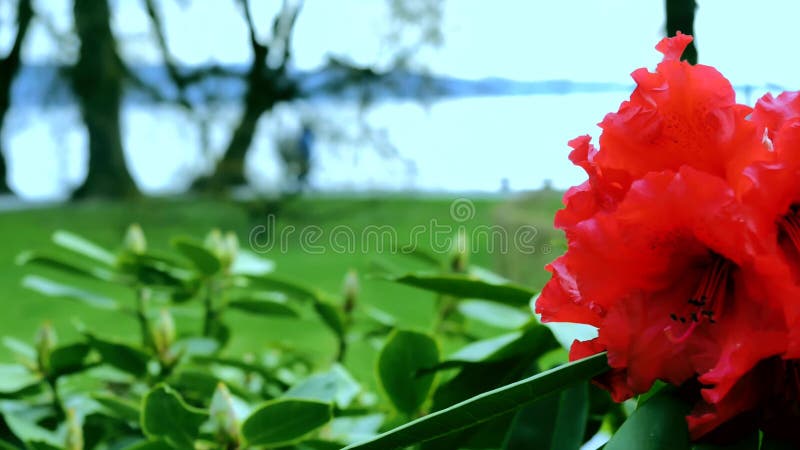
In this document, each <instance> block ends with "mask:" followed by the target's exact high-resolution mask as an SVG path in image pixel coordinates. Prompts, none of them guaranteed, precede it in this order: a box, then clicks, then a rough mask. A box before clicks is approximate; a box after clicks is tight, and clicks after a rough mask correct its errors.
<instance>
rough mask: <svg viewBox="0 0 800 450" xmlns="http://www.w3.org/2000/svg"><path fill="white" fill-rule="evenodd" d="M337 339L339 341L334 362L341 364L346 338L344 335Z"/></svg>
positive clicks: (345, 347)
mask: <svg viewBox="0 0 800 450" xmlns="http://www.w3.org/2000/svg"><path fill="white" fill-rule="evenodd" d="M345 334H346V333H345ZM337 337H338V341H339V348H338V350H337V351H336V362H338V363H341V362H343V361H344V355H345V353H346V352H347V338H346V336H345V335H342V336H337Z"/></svg>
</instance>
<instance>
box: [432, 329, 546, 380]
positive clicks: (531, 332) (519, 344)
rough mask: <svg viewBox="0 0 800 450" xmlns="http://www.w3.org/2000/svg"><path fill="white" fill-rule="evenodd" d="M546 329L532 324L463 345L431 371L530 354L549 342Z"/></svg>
mask: <svg viewBox="0 0 800 450" xmlns="http://www.w3.org/2000/svg"><path fill="white" fill-rule="evenodd" d="M549 334H550V332H549V331H548V330H547V328H545V327H543V326H541V325H537V324H533V325H531V326H529V327H527V328H526V329H525V330H522V331H515V332H512V333H506V334H502V335H500V336H496V337H493V338H489V339H482V340H479V341H475V342H472V343H470V344H467V345H465V346H464V347H462V348H461V349H459V350H458V351H457V352H455V353H453V354H452V355H450V356H448V357H447V360H445V361H443V362H441V363H439V364H437V365H436V366H434V367H432V368H431V369H432V370H442V369H449V368H453V367H461V366H465V365H470V364H473V365H474V364H486V363H494V362H497V361H502V360H506V359H511V358H516V357H518V356H519V355H521V354H530V353H531V352H532V351H533V350H534V349H536V348H538V347H540V346H541V344H543V343H547V342H549V341H550V340H551V339H552V338H550V339H548V337H549V336H547V335H549Z"/></svg>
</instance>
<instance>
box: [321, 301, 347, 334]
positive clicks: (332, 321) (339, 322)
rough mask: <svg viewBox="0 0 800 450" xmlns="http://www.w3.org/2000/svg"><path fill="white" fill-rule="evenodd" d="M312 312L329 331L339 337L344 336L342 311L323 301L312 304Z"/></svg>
mask: <svg viewBox="0 0 800 450" xmlns="http://www.w3.org/2000/svg"><path fill="white" fill-rule="evenodd" d="M314 311H316V312H317V315H318V316H319V318H320V319H321V320H322V323H324V324H325V325H326V326H327V327H328V328H329V329H330V330H331V331H333V332H334V334H336V336H339V337H340V338H341V337H342V336H344V316H343V315H342V311H341V310H340V309H339V308H337V307H336V305H334V304H332V303H329V302H327V301H324V300H317V301H316V302H314Z"/></svg>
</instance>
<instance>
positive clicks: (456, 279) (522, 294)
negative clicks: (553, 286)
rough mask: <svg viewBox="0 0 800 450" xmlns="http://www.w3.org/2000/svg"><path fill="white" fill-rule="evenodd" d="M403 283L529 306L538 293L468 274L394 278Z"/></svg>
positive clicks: (436, 290) (454, 294)
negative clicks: (490, 281)
mask: <svg viewBox="0 0 800 450" xmlns="http://www.w3.org/2000/svg"><path fill="white" fill-rule="evenodd" d="M392 280H393V281H396V282H398V283H401V284H405V285H408V286H414V287H417V288H420V289H426V290H429V291H433V292H437V293H439V294H447V295H452V296H455V297H461V298H477V299H483V300H491V301H495V302H498V303H503V304H506V305H510V306H527V305H528V303H529V302H530V301H531V298H532V297H533V296H534V295H536V292H535V291H532V290H530V289H528V288H526V287H523V286H518V285H515V284H511V283H489V282H487V281H483V280H481V279H479V278H477V277H472V276H468V275H437V274H409V275H403V276H401V277H396V278H392Z"/></svg>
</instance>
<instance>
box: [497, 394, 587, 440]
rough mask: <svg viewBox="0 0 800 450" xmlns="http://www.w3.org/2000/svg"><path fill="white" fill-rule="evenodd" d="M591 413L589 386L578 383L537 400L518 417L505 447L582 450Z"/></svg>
mask: <svg viewBox="0 0 800 450" xmlns="http://www.w3.org/2000/svg"><path fill="white" fill-rule="evenodd" d="M588 416H589V387H588V385H587V382H585V381H583V382H579V383H578V384H576V385H574V386H571V387H569V388H567V389H564V390H563V391H561V392H556V393H553V394H550V395H548V396H546V397H545V398H542V399H540V400H537V401H535V402H533V403H531V404H530V405H528V406H526V407H524V408H522V409H521V410H519V411H518V412H517V414H516V416H515V417H514V421H513V422H512V424H511V428H510V429H509V432H508V435H507V436H506V442H505V444H504V447H503V448H504V449H505V450H517V449H519V450H523V449H529V448H531V446H532V445H533V444H536V445H538V446H541V447H543V448H553V449H556V448H557V449H563V450H579V449H580V448H581V445H582V444H583V436H584V432H585V431H586V421H587V419H588Z"/></svg>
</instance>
